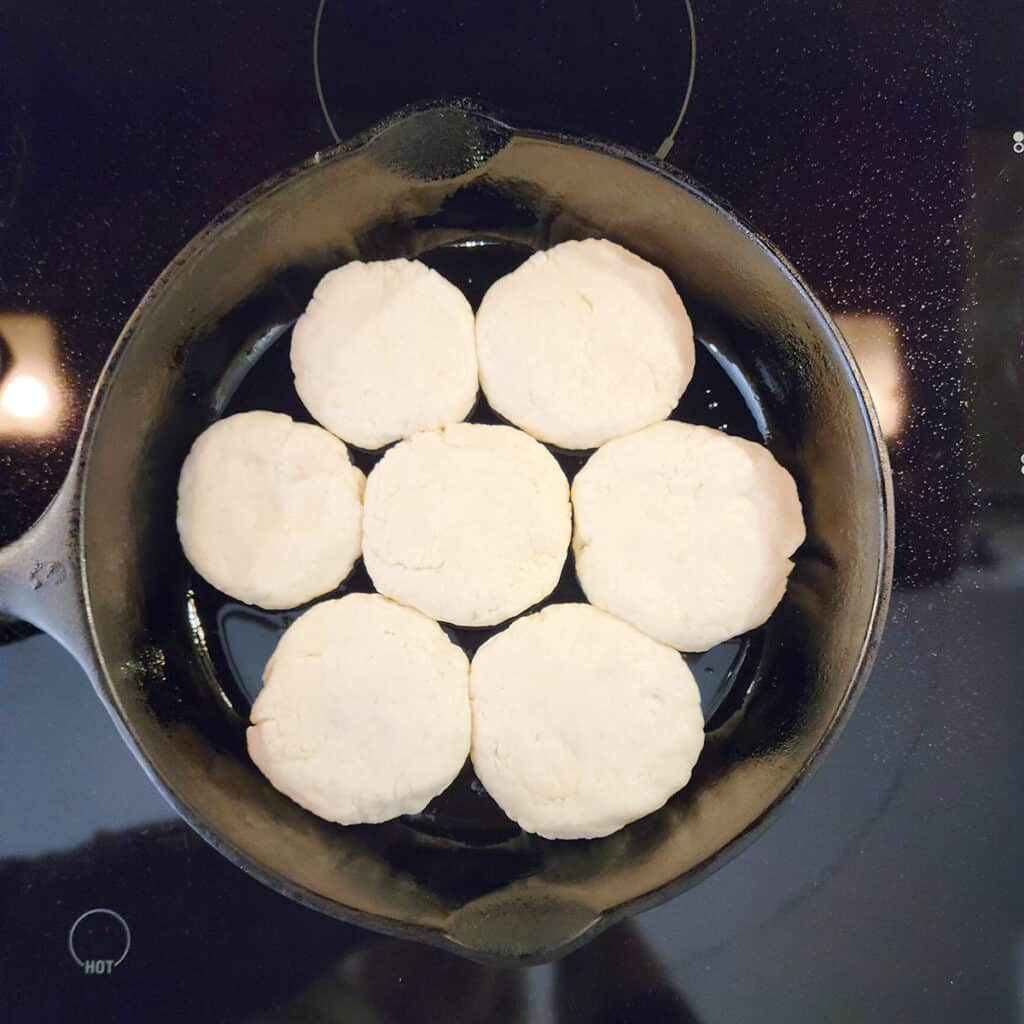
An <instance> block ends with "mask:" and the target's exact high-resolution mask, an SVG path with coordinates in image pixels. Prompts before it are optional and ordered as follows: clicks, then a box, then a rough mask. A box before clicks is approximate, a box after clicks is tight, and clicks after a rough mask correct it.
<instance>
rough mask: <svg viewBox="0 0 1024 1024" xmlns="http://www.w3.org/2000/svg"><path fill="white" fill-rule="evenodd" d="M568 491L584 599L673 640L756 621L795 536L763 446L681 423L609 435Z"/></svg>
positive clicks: (778, 472) (769, 605) (787, 490)
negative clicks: (607, 440)
mask: <svg viewBox="0 0 1024 1024" xmlns="http://www.w3.org/2000/svg"><path fill="white" fill-rule="evenodd" d="M572 497H573V511H574V516H575V524H576V525H575V532H574V536H573V550H574V552H575V555H576V572H577V575H578V576H579V579H580V583H581V585H582V586H583V590H584V592H585V593H586V595H587V597H588V599H589V600H590V601H592V602H593V603H594V604H595V605H597V606H598V607H600V608H604V609H606V610H607V611H610V612H612V613H613V614H615V615H618V616H620V617H621V618H623V619H625V620H626V621H627V622H631V623H633V625H635V626H636V627H637V628H639V629H641V630H643V631H644V632H645V633H647V634H649V635H650V636H652V637H654V638H655V639H657V640H661V641H662V642H663V643H666V644H670V645H671V646H673V647H676V648H678V649H679V650H682V651H705V650H707V649H708V648H710V647H713V646H714V645H715V644H717V643H720V642H721V641H722V640H727V639H729V637H733V636H736V635H737V634H739V633H743V632H745V631H746V630H748V629H753V628H754V627H755V626H759V625H761V623H763V622H764V621H765V620H766V619H767V618H768V616H769V615H771V613H772V610H773V609H774V608H775V606H776V605H777V604H778V603H779V601H780V600H781V598H782V595H783V593H784V592H785V589H786V579H787V577H788V575H789V572H790V570H791V569H792V568H793V563H792V562H791V561H790V556H791V555H792V554H793V552H794V551H796V549H797V548H798V547H799V546H800V544H802V543H803V539H804V522H803V516H802V513H801V508H800V499H799V496H798V495H797V489H796V484H795V483H794V482H793V478H792V477H791V476H790V475H789V473H788V472H786V470H785V469H783V468H782V467H781V466H780V465H779V464H778V463H777V462H776V461H775V459H774V458H773V457H772V455H771V453H770V452H769V451H768V449H767V448H765V447H763V446H762V445H759V444H753V443H752V442H750V441H745V440H742V439H741V438H737V437H729V436H728V435H726V434H723V433H721V432H719V431H717V430H712V429H710V428H708V427H698V426H693V425H691V424H688V423H678V422H675V421H669V422H666V423H658V424H656V425H654V426H652V427H648V428H647V429H646V430H641V431H638V432H637V433H635V434H631V435H629V436H627V437H622V438H619V439H617V440H615V441H610V442H608V444H606V445H604V446H603V447H602V448H600V449H599V450H598V451H597V452H595V453H594V455H592V456H591V458H590V459H589V460H588V462H587V464H586V465H585V466H584V467H583V469H581V470H580V472H579V473H578V474H577V475H576V478H575V480H574V481H573V486H572Z"/></svg>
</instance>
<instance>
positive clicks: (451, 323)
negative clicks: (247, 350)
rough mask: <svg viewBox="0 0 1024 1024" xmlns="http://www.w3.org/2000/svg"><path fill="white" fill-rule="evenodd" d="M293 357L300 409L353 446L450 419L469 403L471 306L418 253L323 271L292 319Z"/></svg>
mask: <svg viewBox="0 0 1024 1024" xmlns="http://www.w3.org/2000/svg"><path fill="white" fill-rule="evenodd" d="M291 361H292V372H293V373H294V374H295V389H296V391H298V393H299V397H300V398H301V399H302V401H303V403H304V404H305V406H306V408H307V409H309V411H310V412H311V413H312V414H313V416H314V417H315V418H316V419H317V421H318V422H320V423H322V424H323V425H324V426H325V427H327V429H328V430H330V431H333V432H334V433H335V434H337V435H338V437H341V438H343V439H344V440H346V441H348V442H349V443H350V444H354V445H356V446H357V447H359V448H370V449H373V448H380V447H382V446H383V445H386V444H389V443H390V442H392V441H396V440H398V439H399V438H402V437H408V436H409V435H410V434H415V433H417V432H418V431H421V430H433V429H434V428H436V427H441V426H444V425H445V424H447V423H457V422H458V421H459V420H462V419H465V417H466V415H467V414H468V413H469V411H470V409H471V408H472V407H473V403H474V401H475V400H476V394H477V367H476V348H475V344H474V322H473V310H472V308H471V307H470V305H469V303H468V302H467V301H466V298H465V296H464V295H463V294H462V292H460V291H459V289H458V288H456V287H455V285H453V284H451V282H449V281H447V280H445V278H443V277H442V276H441V275H440V274H438V273H437V271H435V270H431V269H429V268H428V267H426V266H424V264H422V263H420V262H418V261H416V260H401V259H400V260H383V261H380V262H376V263H360V262H354V263H347V264H345V266H343V267H339V268H338V269H337V270H332V271H331V272H330V273H329V274H327V275H326V276H325V277H324V278H323V279H322V280H321V281H320V283H319V284H318V285H317V287H316V291H315V292H314V293H313V298H312V300H311V301H310V303H309V306H308V307H307V309H306V312H305V313H304V314H303V315H302V316H301V317H300V318H299V320H298V323H296V325H295V330H294V332H293V334H292V348H291Z"/></svg>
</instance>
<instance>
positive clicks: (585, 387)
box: [476, 238, 694, 448]
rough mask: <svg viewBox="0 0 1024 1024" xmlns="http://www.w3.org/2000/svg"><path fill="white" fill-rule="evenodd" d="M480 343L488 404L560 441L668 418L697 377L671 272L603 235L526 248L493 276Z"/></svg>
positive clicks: (594, 437) (576, 442)
mask: <svg viewBox="0 0 1024 1024" xmlns="http://www.w3.org/2000/svg"><path fill="white" fill-rule="evenodd" d="M476 343H477V356H478V359H479V362H480V383H481V385H482V386H483V390H484V394H485V395H486V396H487V400H488V402H489V403H490V404H491V406H492V407H493V408H494V409H495V410H496V411H497V412H499V413H500V414H501V415H502V416H504V417H505V418H506V419H507V420H509V421H510V422H512V423H514V424H516V426H519V427H522V429H523V430H525V431H527V432H528V433H530V434H532V435H533V436H534V437H537V438H540V439H541V440H542V441H547V442H550V443H551V444H556V445H560V446H561V447H563V448H593V447H595V446H597V445H600V444H603V443H604V442H605V441H607V440H609V439H610V438H613V437H618V436H620V435H621V434H627V433H629V432H630V431H633V430H638V429H639V428H640V427H645V426H647V425H648V424H650V423H655V422H656V421H658V420H661V419H664V418H665V417H666V416H668V414H669V413H670V412H671V411H672V410H673V409H674V408H675V406H676V403H677V402H678V401H679V398H680V396H681V395H682V393H683V391H684V390H685V388H686V385H687V384H689V382H690V378H691V377H692V376H693V366H694V347H693V329H692V328H691V326H690V319H689V317H688V316H687V314H686V310H685V308H684V307H683V303H682V300H681V299H680V298H679V296H678V295H677V294H676V291H675V289H674V288H673V287H672V282H671V281H670V280H669V279H668V277H667V276H666V275H665V273H664V272H663V271H662V270H660V269H659V268H658V267H655V266H653V265H652V264H650V263H648V262H646V261H645V260H642V259H641V258H640V257H639V256H636V255H634V254H633V253H631V252H629V250H627V249H623V248H622V247H621V246H619V245H615V244H614V243H613V242H608V241H605V240H603V239H593V238H591V239H587V240H585V241H582V242H563V243H562V244H561V245H556V246H555V247H554V248H552V249H548V250H547V251H545V252H538V253H534V255H533V256H531V257H530V258H529V259H528V260H527V261H526V262H525V263H524V264H523V265H522V266H521V267H519V268H518V269H516V270H514V271H513V272H512V273H511V274H508V275H506V276H505V277H503V278H501V279H500V280H499V281H496V282H495V283H494V284H493V285H492V286H491V288H490V289H489V290H488V292H487V294H486V295H485V296H484V300H483V302H482V303H481V305H480V309H479V312H478V313H477V321H476Z"/></svg>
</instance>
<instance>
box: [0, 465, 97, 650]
mask: <svg viewBox="0 0 1024 1024" xmlns="http://www.w3.org/2000/svg"><path fill="white" fill-rule="evenodd" d="M80 478H81V461H80V458H79V456H78V455H77V454H76V456H75V459H74V461H73V463H72V465H71V470H70V471H69V472H68V475H67V478H66V479H65V480H64V483H63V484H61V487H60V490H59V491H58V492H57V495H56V497H55V498H54V499H53V501H52V502H50V505H49V506H48V507H47V509H46V511H45V512H44V513H43V514H42V515H41V516H40V517H39V519H37V520H36V522H35V523H34V524H33V525H32V526H31V527H30V528H29V530H28V532H27V533H25V534H23V535H22V536H21V537H19V538H18V539H17V540H16V541H14V542H13V543H12V544H9V545H8V546H7V547H5V548H0V613H2V614H6V615H11V616H14V617H15V618H18V619H23V620H25V621H26V622H31V623H32V625H33V626H38V627H39V628H40V629H41V630H43V632H45V633H49V634H50V636H52V637H53V638H54V639H55V640H57V641H59V642H60V644H61V645H62V646H63V647H65V648H67V650H68V651H70V652H71V654H72V655H74V657H75V659H76V660H77V661H78V662H79V663H80V664H81V665H82V666H83V667H85V668H86V669H87V670H90V668H91V653H90V652H91V643H90V641H89V624H88V619H87V616H86V611H85V602H84V599H83V596H82V582H81V572H80V570H79V559H78V551H79V546H78V529H77V518H78V517H77V512H76V511H75V505H76V499H77V497H78V489H79V481H80Z"/></svg>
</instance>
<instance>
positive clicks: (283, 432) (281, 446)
mask: <svg viewBox="0 0 1024 1024" xmlns="http://www.w3.org/2000/svg"><path fill="white" fill-rule="evenodd" d="M364 482H365V481H364V477H363V474H362V473H361V472H360V471H359V470H358V469H357V468H356V467H355V466H353V465H352V463H351V462H349V458H348V450H347V449H346V448H345V445H344V443H343V442H341V441H339V440H338V439H337V438H336V437H335V436H334V435H333V434H329V433H328V432H327V431H326V430H323V429H321V428H320V427H316V426H313V425H312V424H309V423H295V422H293V421H292V419H291V418H290V417H288V416H285V415H283V414H281V413H276V412H244V413H238V414H237V415H235V416H228V417H225V418H224V419H222V420H218V421H217V422H216V423H214V424H213V425H212V426H210V427H208V428H207V429H206V430H204V431H203V433H202V434H200V435H199V437H198V438H197V439H196V441H195V444H193V445H192V450H191V451H190V452H189V453H188V457H187V458H186V459H185V462H184V464H183V465H182V467H181V475H180V477H179V478H178V514H177V520H178V535H179V537H180V538H181V545H182V547H183V548H184V550H185V556H186V557H187V558H188V560H189V561H190V562H191V563H192V565H193V566H194V567H195V569H196V571H197V572H198V573H199V575H200V576H202V577H203V579H205V580H207V582H209V583H211V584H212V585H213V586H215V587H216V588H217V589H218V590H222V591H223V592H224V593H225V594H229V595H230V596H231V597H234V598H236V599H237V600H239V601H244V602H246V603H248V604H255V605H259V606H260V607H261V608H294V607H295V606H296V605H299V604H303V603H305V602H306V601H310V600H312V599H313V598H314V597H318V596H319V595H320V594H324V593H327V591H329V590H333V589H334V588H335V587H336V586H337V585H338V584H339V583H340V582H341V581H342V580H343V579H344V578H345V577H346V576H347V575H348V574H349V573H350V572H351V571H352V566H353V565H354V564H355V561H356V559H357V558H358V557H359V552H360V546H361V542H362V520H363V506H362V498H363V485H364Z"/></svg>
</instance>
